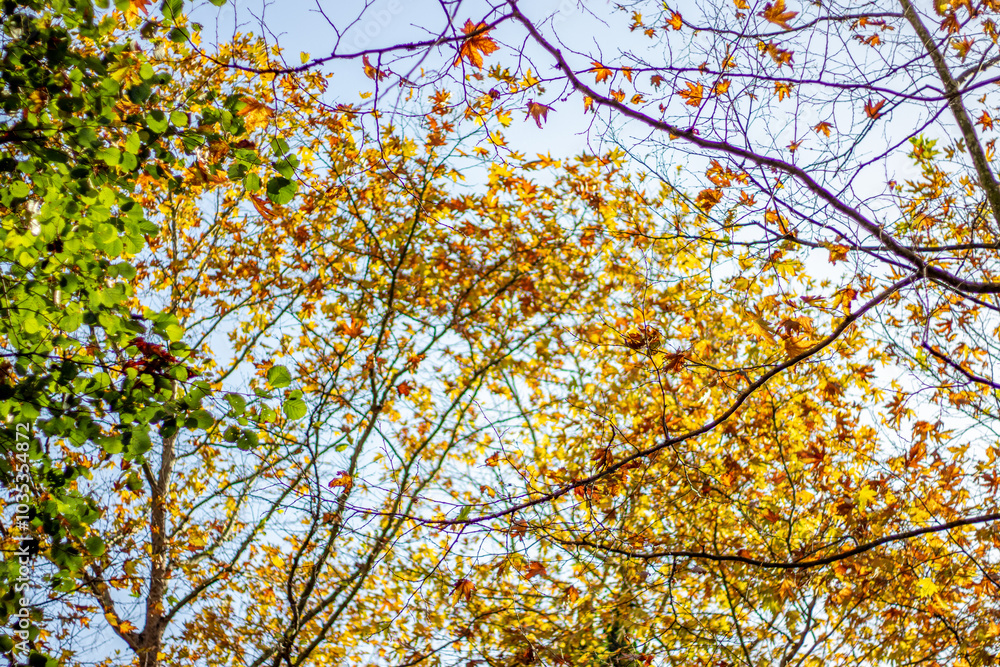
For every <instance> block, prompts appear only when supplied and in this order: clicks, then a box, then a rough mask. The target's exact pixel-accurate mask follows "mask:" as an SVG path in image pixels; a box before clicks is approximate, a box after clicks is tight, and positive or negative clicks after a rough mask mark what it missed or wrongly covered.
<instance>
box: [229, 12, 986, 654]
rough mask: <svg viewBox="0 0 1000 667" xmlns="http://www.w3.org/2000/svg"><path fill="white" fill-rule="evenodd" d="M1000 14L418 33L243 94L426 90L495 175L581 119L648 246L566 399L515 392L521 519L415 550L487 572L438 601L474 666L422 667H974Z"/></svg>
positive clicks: (980, 615) (471, 16)
mask: <svg viewBox="0 0 1000 667" xmlns="http://www.w3.org/2000/svg"><path fill="white" fill-rule="evenodd" d="M996 9H997V7H995V6H994V5H993V4H992V3H990V2H980V3H970V2H955V3H949V2H936V3H933V4H931V3H925V4H923V5H920V6H917V5H915V4H914V3H911V2H909V1H907V0H903V1H902V2H899V3H892V2H869V3H863V4H861V5H858V4H857V3H840V4H837V3H834V4H830V3H823V4H822V5H819V4H805V3H803V4H794V3H787V2H784V1H783V0H782V1H775V2H756V3H752V2H749V1H745V0H734V1H732V2H708V3H698V4H695V3H690V4H686V5H677V6H673V5H671V4H670V3H667V4H660V3H646V2H629V3H622V4H620V5H618V6H617V11H616V12H615V13H612V14H607V13H606V10H605V8H604V6H603V5H602V6H601V7H600V8H598V7H596V6H595V7H590V6H589V5H588V3H578V4H577V3H572V5H571V6H570V5H567V6H566V7H560V8H559V10H558V11H556V12H554V13H546V11H547V10H546V9H545V8H544V7H542V6H537V5H531V6H529V5H527V4H526V3H516V2H514V1H510V2H505V3H497V4H496V5H494V6H491V7H488V8H487V7H479V6H474V5H470V4H468V3H455V4H452V5H434V6H433V8H432V7H431V6H430V4H429V5H428V10H427V12H425V14H424V16H426V17H427V18H425V19H424V20H425V22H424V23H423V24H422V25H421V26H420V27H421V28H422V29H423V30H422V31H421V32H420V33H418V32H416V31H415V32H414V33H412V39H411V40H406V41H403V42H397V43H387V44H378V45H372V46H371V47H370V48H368V49H367V50H365V49H360V50H358V49H354V50H352V49H350V48H345V46H346V45H345V42H346V41H347V40H346V39H344V40H342V41H338V42H336V43H335V47H334V50H333V52H332V53H330V54H329V55H326V56H323V57H322V58H320V59H317V60H314V61H309V62H306V63H305V64H303V65H297V64H296V65H285V64H284V63H283V62H282V60H281V58H280V57H276V58H274V60H273V61H272V62H270V63H269V64H268V65H267V66H265V67H261V66H260V64H253V65H251V68H254V69H256V70H257V71H259V72H269V73H271V74H273V75H278V76H296V75H299V74H301V73H302V72H308V71H312V70H313V69H315V68H317V67H320V66H328V65H330V64H336V63H339V62H341V61H343V62H345V63H352V62H353V63H354V66H355V67H359V68H362V69H363V70H364V72H365V73H366V74H367V75H368V76H369V78H371V79H372V80H373V82H374V83H375V84H377V85H376V88H375V94H374V96H372V98H371V99H370V101H369V102H368V103H367V104H368V106H367V107H363V108H367V109H371V110H372V112H374V113H380V114H390V115H391V117H393V118H397V119H403V118H407V117H413V116H414V115H419V114H422V113H425V112H426V109H425V108H422V107H420V106H419V105H411V106H406V105H405V104H403V105H400V104H398V102H397V101H398V100H399V99H400V97H399V95H398V93H396V92H395V91H396V90H397V89H398V88H403V89H411V90H415V91H421V90H425V91H431V90H435V89H436V90H439V91H440V90H446V91H448V92H450V93H451V96H450V97H449V98H447V99H448V104H450V105H452V108H454V110H455V111H456V113H460V114H462V115H463V116H464V117H465V120H466V121H467V123H468V126H469V127H470V128H472V127H475V126H476V125H481V126H482V129H480V130H478V131H479V132H481V133H482V134H481V135H480V136H481V137H482V139H483V141H484V144H483V145H484V146H486V147H487V148H486V150H488V151H492V154H493V155H494V156H496V159H497V160H501V161H505V162H508V163H510V164H516V163H517V160H518V159H519V155H518V154H517V152H516V151H513V152H511V151H512V150H513V149H512V148H511V147H510V146H509V145H507V146H505V138H504V136H503V134H502V132H504V131H505V128H506V127H508V126H509V125H510V123H511V121H512V118H516V113H518V112H519V113H520V114H521V117H522V118H523V120H524V122H526V123H527V122H530V123H533V124H536V125H537V126H538V127H539V128H544V129H546V130H547V131H549V132H552V131H554V130H553V119H555V118H573V117H575V116H578V115H579V114H580V113H581V112H582V113H586V114H590V117H591V118H592V126H591V128H592V130H591V135H590V136H591V138H592V141H594V142H595V143H597V142H598V141H599V138H598V137H599V135H600V134H602V133H604V132H605V131H607V130H613V132H614V136H615V137H617V138H618V143H619V145H620V146H621V147H622V148H623V149H625V150H626V151H627V152H628V154H629V156H630V157H631V158H632V161H631V162H629V163H628V165H629V167H628V168H629V169H630V170H632V171H633V173H635V174H637V175H638V176H640V177H644V180H642V181H641V183H642V184H641V185H637V186H636V187H637V188H638V189H639V191H640V192H641V195H642V196H643V197H647V198H649V199H648V200H647V201H648V202H649V204H650V205H649V208H648V209H647V212H646V214H647V215H650V216H652V217H653V219H655V220H657V224H656V226H655V227H654V228H653V229H641V230H637V233H638V234H641V235H642V237H643V238H644V239H645V240H644V241H642V243H640V241H639V240H638V239H639V237H638V236H636V237H633V238H632V239H631V240H630V241H629V243H635V244H636V245H639V246H641V247H642V250H641V251H640V250H635V253H636V254H635V255H634V264H633V265H632V268H633V270H634V273H635V276H637V277H636V278H634V279H633V282H632V283H631V285H632V286H631V288H625V287H619V289H620V290H621V291H619V292H609V293H608V296H609V298H615V297H617V298H619V299H620V301H618V304H619V307H624V308H623V309H622V310H621V311H619V313H618V314H617V317H618V319H617V321H616V320H615V319H611V318H606V320H605V321H606V322H607V326H606V328H605V330H604V333H603V334H602V335H597V336H596V338H594V339H593V341H592V342H591V347H590V349H589V350H588V354H590V355H593V356H591V357H589V358H587V360H586V361H582V358H583V355H582V352H581V351H577V353H576V355H575V356H574V358H575V359H581V362H580V363H581V371H580V372H581V375H583V376H585V377H586V378H587V379H588V380H589V381H588V382H586V383H585V385H584V386H589V387H590V391H589V393H587V394H584V395H580V394H575V393H574V391H573V389H572V386H571V385H569V384H567V382H568V380H567V378H566V376H565V375H561V376H560V377H559V378H558V380H557V379H556V378H552V379H551V381H546V380H548V379H549V378H547V377H546V376H545V373H544V372H539V373H537V374H534V375H533V376H532V379H533V380H535V383H534V386H533V391H532V392H531V399H530V400H528V399H522V397H520V396H518V398H517V399H516V400H517V401H522V400H524V402H525V404H526V406H527V407H526V409H525V419H524V420H523V422H522V423H521V424H520V425H519V428H520V429H523V430H519V429H513V428H512V429H510V430H508V431H506V432H505V435H504V437H505V438H510V447H512V448H514V447H518V446H520V447H521V448H522V451H524V452H526V453H529V455H528V456H526V457H525V463H524V466H512V467H511V469H510V470H509V471H508V476H507V477H505V478H504V481H505V484H510V485H512V486H509V487H507V486H505V487H504V490H503V491H501V492H500V493H499V494H498V497H497V498H495V499H494V498H490V499H489V500H488V501H487V500H486V499H482V500H481V503H482V504H474V505H473V506H472V509H470V510H469V512H468V514H463V515H462V516H460V517H455V518H451V517H444V518H434V517H432V516H426V515H425V516H422V517H419V518H417V519H416V520H417V521H418V522H420V523H424V524H425V525H428V526H437V527H439V528H440V529H441V530H453V531H462V535H463V537H466V536H468V533H469V532H470V531H471V532H476V531H486V534H489V535H493V536H494V538H493V539H499V538H497V537H496V536H498V535H500V534H501V532H502V531H506V535H507V538H504V539H503V540H499V541H500V542H501V543H502V544H503V546H502V547H498V552H497V555H496V556H493V557H492V558H486V557H482V558H480V559H478V560H475V559H474V562H476V563H477V564H478V567H480V568H481V569H480V570H476V571H475V574H473V573H472V570H470V571H469V574H468V575H467V576H461V577H456V581H457V582H458V583H457V584H454V589H455V594H456V596H457V597H458V598H460V599H462V600H464V601H465V603H466V604H467V605H469V606H470V607H474V608H475V609H470V611H469V614H470V623H469V625H468V628H469V629H468V630H466V631H465V632H469V633H470V634H468V635H461V636H459V635H455V634H452V635H451V638H452V639H457V640H458V642H457V644H450V645H449V646H451V648H449V649H441V650H440V651H439V652H435V651H436V650H437V649H436V648H435V645H434V644H433V642H431V638H430V637H428V643H427V644H426V648H425V649H422V650H423V651H424V652H423V653H421V650H417V649H415V652H414V655H415V656H421V655H427V659H435V660H444V659H445V658H443V657H442V654H443V653H442V652H445V653H447V652H448V651H454V650H457V649H455V648H454V646H456V645H458V644H463V642H464V643H465V644H469V645H474V646H476V648H469V649H467V650H468V651H470V653H469V654H468V655H469V657H474V656H476V655H482V656H485V657H486V659H488V660H490V661H503V660H507V659H510V660H519V661H521V662H523V663H528V662H532V661H534V660H555V661H561V660H578V659H579V660H584V661H586V660H589V659H590V658H587V657H581V656H585V654H587V655H590V654H593V653H594V652H598V653H599V652H600V651H602V650H604V651H606V650H608V648H609V647H610V646H611V643H610V642H608V641H607V640H606V639H605V637H607V631H608V628H610V627H612V626H613V625H614V624H615V623H616V622H618V621H616V620H615V619H616V618H627V619H630V620H629V621H628V623H631V624H632V625H631V628H630V629H629V632H630V633H631V636H632V641H631V642H630V643H629V646H631V647H635V648H634V649H633V648H630V649H629V650H630V651H633V652H634V653H635V654H636V655H638V656H641V658H639V659H645V660H652V661H657V662H659V661H662V662H691V661H692V660H694V661H705V662H719V663H720V664H723V663H728V664H744V663H745V664H756V663H758V662H761V661H764V662H772V661H773V662H777V663H780V664H785V663H789V662H792V661H795V662H799V663H803V664H804V663H810V662H817V663H819V662H823V663H829V662H835V663H840V662H848V661H852V660H864V661H871V662H886V663H896V662H904V661H908V660H921V661H932V662H938V663H945V662H947V663H960V664H966V663H967V664H986V663H989V662H990V661H992V660H993V659H994V658H995V655H994V653H995V648H994V647H995V644H996V637H997V632H998V629H1000V626H998V619H997V606H996V605H997V582H996V580H995V577H994V576H993V575H992V574H991V571H992V569H993V568H994V567H995V562H994V561H995V546H996V539H997V537H996V532H995V529H994V528H993V527H992V526H993V523H994V522H995V521H996V520H997V518H998V514H997V506H996V500H995V494H996V489H997V481H996V479H997V478H996V476H995V472H994V463H995V456H996V446H997V443H996V436H995V429H994V426H993V421H994V417H995V411H996V410H997V405H996V394H995V392H996V390H997V387H998V384H997V381H996V380H995V378H994V376H993V371H992V368H993V359H994V358H995V355H996V352H997V350H996V343H995V341H996V332H997V327H996V320H995V315H994V313H995V312H996V310H997V304H996V297H995V294H996V293H997V292H998V291H1000V283H998V281H997V279H996V276H995V275H994V273H995V271H996V264H995V261H996V257H995V255H996V246H997V242H998V239H997V238H996V234H997V230H996V227H997V225H1000V194H998V193H1000V190H998V186H997V182H996V176H995V174H994V171H993V167H992V163H993V160H994V152H995V146H994V143H995V139H994V138H993V137H992V132H993V130H994V128H993V122H994V121H993V116H992V114H993V113H996V109H995V108H994V107H993V106H992V104H995V103H996V101H995V100H994V99H993V97H992V92H991V90H992V88H991V84H992V83H993V77H992V75H991V72H992V69H993V68H994V67H995V66H996V63H997V62H998V61H997V58H996V57H995V56H993V55H992V54H991V49H992V48H994V47H995V42H996V24H995V14H994V12H995V11H996ZM372 11H375V10H374V9H373V10H372ZM589 18H592V19H593V22H592V24H593V26H594V32H588V31H587V30H581V28H580V26H581V24H583V23H585V22H586V21H587V20H589ZM352 19H353V17H352ZM331 22H332V23H333V24H334V25H335V26H336V27H337V28H338V30H339V32H338V34H339V35H348V34H349V32H347V29H348V23H346V22H345V23H337V22H336V17H331ZM569 25H572V29H570V28H568V27H567V26H569ZM428 35H429V36H428ZM359 60H360V62H359ZM435 63H436V64H435ZM237 66H240V64H239V63H237ZM344 66H347V65H344ZM418 66H419V67H420V68H422V71H423V72H424V78H422V79H414V76H415V75H414V72H415V71H416V69H415V68H416V67H418ZM628 137H636V140H635V141H630V140H629V139H628ZM676 165H679V171H678V170H675V169H674V168H673V167H674V166H676ZM661 188H662V191H665V192H667V193H669V194H668V195H666V197H664V195H662V194H659V195H658V193H657V191H658V190H659V189H661ZM678 192H686V193H688V195H687V196H686V197H685V196H682V195H679V194H678ZM656 196H660V197H663V198H666V199H672V200H673V201H672V203H674V204H675V206H676V208H666V207H662V206H661V207H660V208H657V207H656V206H653V205H652V204H654V203H656V204H659V203H660V201H662V199H661V200H656V199H652V197H656ZM665 208H666V210H665ZM600 238H602V239H606V237H600ZM602 242H604V243H608V241H607V240H603V241H602ZM678 247H680V248H683V249H684V250H685V251H686V252H689V253H691V255H692V256H693V257H694V259H692V260H691V265H690V266H689V265H688V264H687V263H686V262H684V261H683V260H680V261H679V260H678V256H679V250H678ZM680 256H681V257H683V255H680ZM600 271H603V272H607V271H609V269H608V267H606V266H604V265H602V266H601V268H600ZM599 275H605V274H602V273H600V272H595V273H592V274H590V277H589V278H588V279H590V280H599V279H600V278H598V277H597V276H599ZM615 326H617V331H616V330H615ZM578 340H579V342H580V344H581V345H584V344H585V343H584V341H586V340H587V338H585V337H583V336H581V337H580V338H579V339H578ZM626 360H627V361H626ZM640 362H641V363H640ZM545 365H546V369H547V370H548V371H550V372H554V371H553V369H554V368H557V367H559V364H558V363H556V362H554V361H552V360H546V361H545ZM514 393H516V392H514ZM497 395H502V394H500V393H499V392H498V394H497ZM512 395H513V394H512ZM511 400H515V399H514V398H511ZM541 406H545V407H544V408H543V407H541ZM555 406H558V408H556V407H555ZM547 410H551V411H552V412H551V413H547ZM542 415H545V416H542ZM546 437H547V438H548V440H543V439H542V438H546ZM534 442H544V443H545V444H544V446H539V447H534V446H530V447H528V446H526V444H527V443H534ZM597 443H600V444H597ZM487 465H489V464H487ZM529 471H530V472H529ZM484 539H488V538H484ZM521 540H524V542H525V544H526V546H525V547H524V548H523V549H522V548H519V547H518V546H517V545H519V544H521ZM529 541H530V542H529ZM460 543H461V540H458V541H456V542H454V544H455V545H456V546H455V548H454V549H453V551H452V552H449V553H455V549H459V544H460ZM472 543H476V544H479V543H478V542H476V541H475V540H473V541H472V542H470V544H472ZM471 548H472V547H470V549H471ZM478 548H479V547H477V549H478ZM459 551H460V549H459ZM477 553H479V552H478V551H477ZM518 554H521V555H520V556H518ZM515 556H517V558H522V559H523V568H522V569H521V570H520V572H519V575H518V576H520V577H522V578H521V579H520V582H519V583H517V585H513V582H510V581H505V580H504V576H509V575H510V572H511V570H509V569H505V568H504V566H503V563H505V562H507V561H505V560H504V559H510V558H514V560H517V558H515ZM518 562H520V561H518ZM556 563H560V564H561V565H559V566H558V567H557V566H556V565H555V564H556ZM487 572H488V573H489V574H488V573H487ZM542 581H544V582H545V584H544V585H542V584H541V583H539V582H542ZM598 582H599V583H598ZM536 584H537V585H536ZM546 587H548V588H546ZM598 590H599V591H601V592H600V594H596V591H598ZM514 591H517V592H514ZM546 591H550V592H546ZM557 591H568V592H566V593H565V594H564V596H559V595H557V594H556V592H557ZM493 604H496V605H498V606H500V607H503V608H504V609H505V610H506V613H509V614H510V616H507V617H505V616H503V614H501V613H497V614H492V615H491V617H490V618H491V619H494V620H496V621H497V625H496V626H495V627H496V628H501V629H503V632H500V631H492V632H490V631H485V630H482V631H481V632H482V633H481V634H478V632H479V630H477V629H479V628H482V627H483V626H485V625H487V622H484V621H483V620H482V618H481V617H479V616H477V615H476V613H477V610H478V611H485V610H491V611H492V609H493V607H492V606H491V605H493ZM568 610H573V611H572V612H570V611H568ZM472 619H477V620H475V621H472ZM447 634H448V631H446V630H443V631H442V635H447ZM476 637H479V638H480V642H479V643H478V645H477V644H476V641H475V638H476ZM498 637H500V638H503V639H500V640H498V639H497V638H498ZM443 638H444V637H443V636H442V639H443ZM568 638H572V640H570V639H568ZM508 639H509V640H508ZM574 642H575V643H574ZM588 642H589V644H588ZM584 644H587V645H588V646H591V647H592V648H590V649H588V648H585V647H584ZM442 645H443V644H442ZM463 645H464V644H463ZM574 646H575V647H576V648H572V647H574ZM602 647H603V648H602ZM620 648H621V647H620V646H619V648H618V649H615V650H619V649H620ZM588 651H589V652H590V653H588ZM620 653H621V651H620V650H619V654H620ZM448 655H454V654H452V653H448ZM503 655H506V656H508V658H502V657H501V656H503ZM431 656H434V657H431ZM619 657H620V655H619ZM413 659H414V660H416V659H417V658H416V657H414V658H413Z"/></svg>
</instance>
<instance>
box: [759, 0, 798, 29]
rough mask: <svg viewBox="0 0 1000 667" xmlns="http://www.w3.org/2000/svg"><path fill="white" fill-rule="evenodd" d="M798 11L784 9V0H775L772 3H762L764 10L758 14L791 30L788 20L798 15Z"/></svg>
mask: <svg viewBox="0 0 1000 667" xmlns="http://www.w3.org/2000/svg"><path fill="white" fill-rule="evenodd" d="M798 14H799V13H798V12H791V11H786V9H785V0H775V2H774V3H770V2H769V3H767V4H766V5H764V11H762V12H761V13H760V14H758V16H760V17H762V18H763V19H764V20H765V21H768V22H770V23H773V24H775V25H779V26H781V27H782V28H784V29H785V30H791V29H792V26H790V25H788V22H789V21H790V20H792V19H793V18H795V17H796V16H798Z"/></svg>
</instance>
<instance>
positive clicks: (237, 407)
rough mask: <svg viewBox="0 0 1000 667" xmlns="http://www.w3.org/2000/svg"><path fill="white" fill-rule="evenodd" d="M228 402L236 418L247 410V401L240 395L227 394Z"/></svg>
mask: <svg viewBox="0 0 1000 667" xmlns="http://www.w3.org/2000/svg"><path fill="white" fill-rule="evenodd" d="M226 402H227V403H229V407H230V408H231V409H232V412H233V414H234V415H236V416H239V415H242V414H243V412H244V411H245V410H246V409H247V402H246V400H245V399H244V398H243V397H242V396H240V395H239V394H226Z"/></svg>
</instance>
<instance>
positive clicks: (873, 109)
mask: <svg viewBox="0 0 1000 667" xmlns="http://www.w3.org/2000/svg"><path fill="white" fill-rule="evenodd" d="M884 104H885V100H879V101H878V102H873V101H872V99H871V98H870V97H869V98H868V101H867V102H865V114H866V115H867V116H868V117H869V118H871V119H872V120H876V119H878V118H879V117H881V116H882V114H881V113H880V112H879V109H881V108H882V106H883V105H884Z"/></svg>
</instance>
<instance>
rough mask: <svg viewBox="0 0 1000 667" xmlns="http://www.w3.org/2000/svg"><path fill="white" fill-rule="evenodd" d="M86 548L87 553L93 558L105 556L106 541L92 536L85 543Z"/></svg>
mask: <svg viewBox="0 0 1000 667" xmlns="http://www.w3.org/2000/svg"><path fill="white" fill-rule="evenodd" d="M83 544H84V547H85V548H86V549H87V553H89V554H90V555H91V556H103V555H104V550H105V547H104V540H102V539H101V538H100V537H98V536H97V535H92V536H91V537H88V538H87V540H86V541H85V542H84V543H83Z"/></svg>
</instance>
